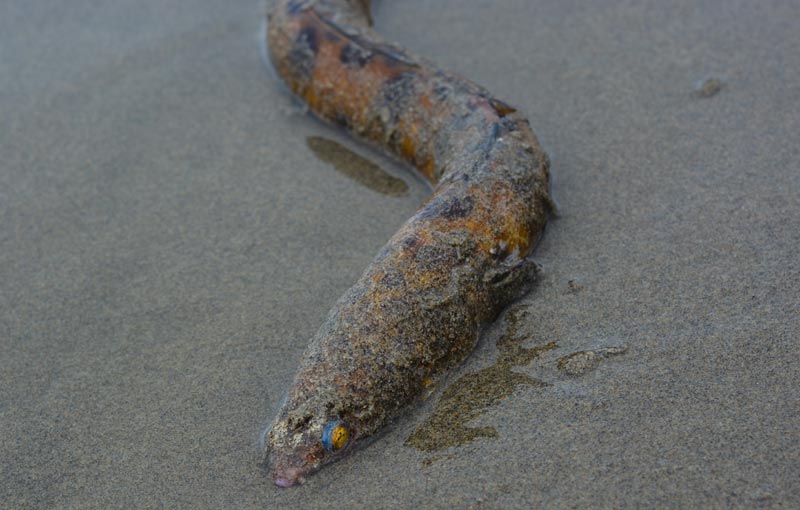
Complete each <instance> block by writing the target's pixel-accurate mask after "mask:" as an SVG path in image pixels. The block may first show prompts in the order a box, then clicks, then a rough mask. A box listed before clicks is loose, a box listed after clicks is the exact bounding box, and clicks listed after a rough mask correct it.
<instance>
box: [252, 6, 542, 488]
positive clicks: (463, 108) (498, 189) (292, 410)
mask: <svg viewBox="0 0 800 510" xmlns="http://www.w3.org/2000/svg"><path fill="white" fill-rule="evenodd" d="M268 26H269V29H268V34H267V37H268V45H269V50H270V58H271V60H272V63H273V65H274V66H275V69H276V70H277V72H278V74H279V75H280V76H281V78H282V79H283V80H284V81H285V82H286V84H287V85H288V86H289V88H290V89H291V90H292V91H293V92H294V93H295V94H296V95H297V96H299V97H300V98H301V99H302V100H303V101H305V103H307V104H308V106H309V108H310V109H311V111H313V112H314V113H315V114H316V115H317V116H319V117H321V118H322V119H325V120H327V121H330V122H332V123H335V124H337V125H339V126H342V127H344V128H345V129H347V130H348V131H349V132H351V133H352V134H354V135H355V136H357V137H359V138H361V139H363V140H366V141H369V142H372V143H373V144H377V145H379V146H381V147H382V148H384V149H385V150H387V151H388V152H391V153H393V154H395V155H396V156H399V157H400V158H401V159H403V160H404V161H406V162H408V163H410V164H411V165H413V166H414V167H416V168H417V169H418V170H419V171H420V172H421V173H422V175H423V176H425V178H427V179H428V180H429V181H430V182H431V183H432V184H433V185H434V186H435V189H434V192H433V194H432V196H431V197H430V198H429V199H428V200H427V201H426V202H425V203H424V204H423V205H422V206H421V207H420V208H419V209H418V211H417V212H416V213H415V214H414V216H412V217H411V218H410V219H409V220H408V221H406V223H405V224H404V225H403V226H402V227H401V228H400V230H399V231H398V232H397V233H396V234H395V235H394V236H393V237H392V238H391V239H390V240H389V242H388V243H387V244H386V246H384V247H383V248H382V249H381V250H380V252H379V253H378V255H377V257H376V258H375V260H374V261H373V262H372V263H371V265H370V266H369V267H368V268H367V270H366V272H365V273H364V274H363V276H361V278H360V279H359V280H358V282H357V283H356V284H355V285H354V286H353V287H352V288H351V289H350V290H348V291H347V292H346V293H345V295H344V296H342V297H341V299H339V301H338V302H337V303H336V305H335V306H334V307H333V309H332V310H331V312H330V314H329V316H328V318H327V320H326V321H325V323H324V324H323V325H322V327H321V328H320V329H319V331H318V332H317V333H316V335H315V336H314V338H313V339H312V341H311V343H310V345H309V346H308V348H307V349H306V351H305V354H304V355H303V359H302V362H301V365H300V368H299V369H298V371H297V373H296V375H295V377H294V381H293V382H292V385H291V387H290V389H289V392H288V395H287V397H286V401H285V402H284V404H283V406H282V408H281V409H280V411H279V412H278V415H277V416H276V418H275V419H274V421H273V422H272V425H271V426H270V428H269V429H268V430H269V432H268V434H267V435H266V444H265V449H266V455H267V460H268V462H269V464H270V466H271V469H272V476H273V479H274V481H275V483H276V484H278V485H280V486H282V487H288V486H291V485H294V484H296V483H301V482H302V481H303V480H304V479H305V477H306V476H307V475H309V474H310V473H313V472H314V471H316V470H317V469H319V468H320V466H322V465H323V464H326V463H328V462H330V461H332V460H335V459H337V458H340V457H341V456H342V455H344V454H345V453H346V452H348V451H350V450H351V449H352V448H353V447H354V446H355V445H356V444H358V443H359V442H361V441H362V440H364V439H365V438H368V437H369V436H372V435H373V434H375V433H376V432H378V431H379V430H380V429H382V428H383V427H384V426H385V425H386V424H387V423H388V422H389V420H390V419H391V418H392V417H394V416H397V415H398V414H399V412H400V411H401V410H402V408H403V407H405V406H406V405H408V404H410V403H411V402H413V401H414V400H416V399H417V398H418V397H419V396H420V395H421V394H422V393H423V392H424V390H425V388H426V386H428V385H429V384H430V381H432V380H434V379H435V378H436V377H437V375H439V374H441V373H443V372H444V371H446V370H447V369H449V368H451V367H452V366H454V365H456V364H458V363H459V362H460V361H462V360H463V359H464V358H465V357H467V356H468V355H469V353H470V352H471V351H472V350H473V348H474V346H475V344H476V341H477V339H478V335H479V331H480V329H481V326H482V325H484V324H486V323H488V322H490V321H492V320H494V318H495V317H496V316H497V314H498V313H499V312H500V311H501V310H502V309H503V308H504V307H505V306H506V305H507V304H508V303H509V302H511V301H513V300H514V299H516V298H518V297H520V296H521V295H522V294H524V293H525V292H527V290H528V289H529V287H530V284H531V282H532V281H533V279H534V277H535V274H536V272H537V266H536V264H535V263H534V262H533V261H531V260H528V259H526V257H527V255H528V254H529V253H530V252H531V250H532V248H533V247H534V245H535V244H536V241H537V240H538V238H539V236H540V234H541V232H542V230H543V228H544V225H545V222H546V220H547V216H548V213H549V211H550V204H551V202H550V199H549V197H548V179H549V171H548V165H549V164H548V159H547V156H546V154H545V153H544V152H543V151H542V149H541V148H540V146H539V143H538V141H537V140H536V137H535V135H534V134H533V131H532V130H531V128H530V126H529V125H528V121H527V120H526V119H525V118H523V117H522V116H521V115H520V114H518V113H517V111H516V110H515V109H514V108H513V107H511V106H509V105H508V104H506V103H504V102H502V101H500V100H498V99H495V98H494V97H493V96H492V95H491V94H490V93H489V92H488V91H486V90H485V89H483V88H481V87H480V86H478V85H476V84H474V83H472V82H470V81H468V80H466V79H464V78H462V77H460V76H457V75H455V74H453V73H449V72H446V71H442V70H440V69H438V68H437V67H436V66H434V65H433V64H432V63H430V62H428V61H427V60H425V59H423V58H420V57H417V56H415V55H412V54H411V53H409V52H408V51H406V50H404V49H402V48H400V47H398V46H395V45H392V44H389V43H387V42H385V41H384V40H382V39H381V38H380V36H378V35H377V34H376V33H375V32H374V31H373V30H372V29H371V28H370V15H369V0H277V1H276V5H275V7H274V9H273V10H272V12H271V13H270V15H269V25H268Z"/></svg>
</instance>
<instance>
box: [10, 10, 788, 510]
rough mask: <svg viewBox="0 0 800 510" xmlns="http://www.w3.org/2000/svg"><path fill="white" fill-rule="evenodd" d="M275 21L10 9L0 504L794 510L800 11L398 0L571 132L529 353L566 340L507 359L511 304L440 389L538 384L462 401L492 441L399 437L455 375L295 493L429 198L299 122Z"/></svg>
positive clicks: (421, 38) (443, 48) (563, 147)
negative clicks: (421, 445)
mask: <svg viewBox="0 0 800 510" xmlns="http://www.w3.org/2000/svg"><path fill="white" fill-rule="evenodd" d="M263 12H264V6H263V5H261V4H259V3H258V2H256V1H250V0H247V1H233V2H219V1H212V0H185V1H182V2H178V1H175V0H118V1H116V2H95V1H90V0H70V1H69V2H67V1H62V0H41V1H36V2H29V1H26V0H5V1H3V2H0V508H3V509H5V508H8V509H27V508H37V509H38V508H103V509H107V508H231V509H247V508H253V509H255V508H258V509H279V508H280V509H282V508H302V509H305V510H311V509H317V508H319V509H323V508H324V509H342V510H344V509H356V508H365V509H367V508H369V509H381V508H386V509H394V508H398V509H400V508H414V509H423V508H425V509H427V508H442V509H444V508H476V509H477V508H479V509H499V508H520V509H521V508H786V509H789V508H800V313H798V310H800V255H798V253H800V134H799V133H800V85H798V84H800V52H799V51H797V48H798V47H800V35H798V34H800V4H798V3H797V2H792V1H777V0H770V1H764V2H740V1H726V0H714V1H706V2H695V1H688V0H686V1H670V2H665V1H661V0H649V1H644V2H631V1H624V0H620V1H599V2H576V1H573V0H566V1H565V0H547V1H538V0H537V1H533V0H497V1H488V0H487V1H484V0H475V1H470V2H464V1H456V0H441V1H437V2H433V1H430V0H407V1H404V2H391V1H389V0H382V1H378V2H376V8H375V11H374V14H375V19H376V21H377V24H378V26H379V28H380V29H381V30H382V31H383V32H384V33H385V34H387V35H388V36H389V38H391V39H393V40H397V41H399V42H401V43H403V44H406V45H407V46H409V47H411V48H412V49H413V50H415V51H417V52H419V53H422V54H424V55H426V56H428V57H430V58H432V59H434V60H436V61H438V62H440V63H441V64H442V65H445V66H447V67H450V68H452V69H454V70H456V71H458V72H461V73H463V74H465V75H467V76H469V77H470V78H472V79H474V80H475V81H477V82H480V83H481V84H483V85H485V86H487V87H488V88H490V89H491V90H492V91H495V92H496V93H497V94H498V95H499V96H500V97H503V98H505V99H506V100H508V101H509V102H510V103H513V104H515V105H517V106H519V108H520V109H521V110H523V111H525V112H527V113H528V114H529V116H530V119H531V123H532V125H533V126H534V128H535V130H536V132H537V133H538V135H539V137H540V139H541V141H542V143H543V145H544V146H545V148H546V149H547V150H548V152H549V153H550V155H551V157H552V162H553V173H554V186H553V191H554V195H555V197H556V199H557V201H558V205H559V208H560V217H559V218H558V219H557V220H556V221H554V222H553V223H552V224H551V225H549V227H548V231H547V234H546V236H545V238H544V240H543V242H542V243H541V245H540V247H539V249H538V251H537V252H536V258H537V260H538V261H540V262H541V263H542V264H543V265H544V268H545V271H544V276H543V279H542V282H541V283H540V284H539V286H538V287H537V288H536V289H535V291H534V292H533V293H532V294H530V295H529V296H528V297H527V298H526V299H525V300H524V301H523V302H522V303H521V304H520V306H521V307H523V308H524V310H525V311H526V313H523V314H522V316H521V319H520V320H519V322H518V324H517V325H516V326H515V327H516V328H517V335H518V337H519V338H518V339H517V340H516V341H515V342H516V343H515V344H514V345H513V347H514V348H515V349H525V348H529V349H533V348H536V346H539V345H544V344H547V343H549V342H555V344H556V345H557V346H556V347H555V348H547V349H540V351H541V352H540V351H536V352H537V353H538V354H537V357H535V359H531V360H530V361H529V362H528V361H527V360H526V361H525V363H521V364H518V365H515V364H514V363H516V361H515V362H514V363H510V364H509V363H508V362H507V361H508V360H505V358H502V356H505V354H504V352H506V351H503V349H498V348H497V347H496V346H495V342H496V341H497V340H498V339H501V338H503V335H504V334H505V332H507V331H508V328H509V327H510V324H509V323H510V322H511V321H509V320H508V318H507V317H506V318H503V319H501V320H500V321H499V322H498V323H497V324H496V325H495V327H493V328H491V329H490V330H489V331H487V333H486V335H485V336H484V339H483V341H482V343H481V345H480V346H479V348H478V349H477V351H476V352H475V354H474V356H473V357H472V358H470V360H469V361H468V362H467V363H466V364H465V365H464V366H463V367H461V368H460V369H458V370H457V371H456V373H454V374H453V376H452V378H451V379H450V381H451V382H452V381H472V380H475V378H476V377H478V376H474V375H473V376H470V374H475V373H479V374H489V373H494V372H491V370H495V371H497V368H496V367H506V368H508V370H512V371H513V372H514V373H518V374H523V375H526V376H528V378H527V379H526V380H528V381H532V380H535V381H541V382H542V383H544V384H520V385H518V386H516V387H515V388H512V391H508V392H504V391H499V390H497V388H494V389H490V391H495V393H493V394H497V395H501V394H506V393H507V394H508V395H507V397H506V398H504V399H498V401H497V402H496V403H494V404H493V405H490V406H488V407H486V406H483V407H480V406H478V407H479V408H476V409H477V410H475V413H474V417H473V418H470V419H471V420H472V421H470V422H468V423H462V422H460V421H459V420H462V419H463V417H464V416H467V415H469V416H473V415H470V414H469V413H467V414H464V413H461V414H457V415H456V416H454V418H453V427H454V429H458V428H463V427H465V426H466V427H481V428H483V430H484V431H488V430H490V429H492V430H494V434H484V436H486V437H476V438H475V439H474V440H472V441H463V442H460V444H459V445H458V446H453V447H449V448H442V449H439V450H437V451H433V452H423V451H420V450H418V449H416V448H414V447H411V446H406V445H405V442H406V439H407V438H408V437H409V436H411V435H412V433H413V432H414V431H415V430H416V429H417V427H418V426H420V425H421V424H425V423H427V420H429V419H430V417H432V416H436V415H437V414H436V413H437V409H441V406H442V405H444V404H442V403H441V401H440V398H441V396H442V395H443V394H444V395H446V396H447V395H452V392H449V393H448V392H447V391H446V389H445V388H439V389H438V391H437V392H434V394H433V395H432V396H431V397H430V398H429V399H428V400H427V401H425V402H424V403H423V404H422V405H421V406H419V407H418V408H416V409H413V410H411V411H410V412H409V413H408V415H407V416H404V417H403V418H402V419H400V420H399V421H398V423H396V424H395V425H394V426H393V427H392V428H391V429H390V430H389V431H388V432H387V433H386V434H384V435H383V436H382V437H381V438H380V439H379V440H377V441H376V442H374V443H373V444H372V445H370V446H369V447H367V448H365V449H364V450H363V451H360V452H357V453H356V454H355V455H353V456H351V457H349V458H347V459H346V460H343V461H342V462H340V463H338V464H335V465H334V466H331V467H328V468H327V469H325V470H324V471H322V472H321V473H320V474H318V475H317V476H315V477H313V478H312V479H310V480H309V481H308V483H307V484H306V485H304V486H303V487H301V488H299V489H293V490H280V489H278V488H276V487H274V486H272V485H271V484H270V483H269V482H268V480H267V479H266V478H265V476H264V473H263V472H262V471H261V469H260V467H259V466H258V461H259V459H260V456H259V451H258V440H259V434H260V432H261V429H262V428H263V426H264V425H265V424H266V422H267V420H268V419H269V418H270V415H271V412H272V410H273V409H274V408H275V407H276V405H277V403H278V401H279V399H280V398H281V396H282V392H283V391H284V390H285V388H286V386H287V384H288V382H289V380H290V378H291V376H292V373H293V371H294V368H295V366H296V364H297V361H298V357H299V356H300V354H301V352H302V350H303V348H304V347H305V345H306V342H307V339H308V338H309V337H310V335H311V334H312V333H313V331H314V330H315V329H316V328H317V326H318V325H319V324H320V323H321V321H322V319H323V317H324V316H325V314H326V313H327V311H328V308H329V307H330V305H331V304H332V303H333V301H334V300H335V299H336V298H337V297H338V296H339V295H340V294H341V293H342V292H343V291H344V290H345V289H346V288H347V287H348V286H349V285H350V284H351V283H352V282H353V281H354V280H355V279H356V278H357V277H358V275H359V274H360V273H361V271H362V270H363V269H364V267H366V265H367V263H368V262H369V260H371V258H372V256H373V255H374V254H375V253H376V252H377V250H378V248H379V247H380V246H381V245H382V244H383V242H384V241H385V240H386V239H388V237H389V236H390V235H391V234H392V233H393V232H394V230H395V229H396V228H397V226H398V225H399V224H400V223H401V222H402V221H403V220H404V219H405V218H407V217H408V216H409V215H410V214H411V213H412V212H413V211H414V209H415V208H416V206H417V205H418V204H419V203H421V201H422V200H423V199H424V197H425V196H426V194H427V193H428V191H427V188H426V186H425V185H424V184H423V183H422V182H421V181H419V180H418V179H415V178H413V177H411V176H410V174H408V173H407V172H406V171H405V170H404V169H402V168H398V167H397V166H395V165H394V164H392V163H391V162H388V161H386V160H385V159H382V158H380V157H378V156H376V155H375V154H374V153H371V152H370V151H368V150H364V149H363V148H360V147H359V146H358V145H357V144H354V143H351V142H348V141H347V139H346V137H344V136H343V135H342V134H341V133H337V132H335V131H333V130H331V129H329V128H328V127H325V126H322V125H320V124H319V123H317V122H316V121H314V120H313V119H311V118H309V117H307V116H304V115H302V114H301V113H298V112H297V110H296V107H295V106H293V103H292V101H291V100H290V99H289V98H288V97H287V96H286V95H284V93H283V92H282V91H281V89H280V88H279V86H278V85H277V83H276V82H275V81H274V80H273V79H272V78H271V77H270V75H269V73H268V72H267V71H265V69H264V67H263V65H262V62H261V60H260V56H259V50H258V39H259V29H260V24H261V19H262V14H263ZM707 79H716V80H718V81H719V84H721V88H719V87H717V86H715V84H714V83H713V82H712V83H709V82H706V80H707ZM717 88H718V90H717V91H716V93H713V92H714V90H715V89H717ZM312 136H317V137H324V138H327V139H333V140H336V141H339V142H341V143H344V144H345V145H346V146H347V147H349V148H350V149H351V150H356V151H357V152H359V153H360V154H362V155H364V156H366V157H367V158H369V159H370V160H372V161H373V162H376V163H377V164H379V165H380V166H381V167H382V168H383V169H384V170H386V171H387V172H389V173H390V174H391V175H393V176H394V177H399V178H402V179H404V180H405V181H406V183H407V184H408V187H409V189H408V192H407V193H405V194H403V195H401V196H386V195H383V194H381V193H380V192H378V191H375V190H373V189H370V188H368V187H365V186H362V185H361V184H359V183H358V182H357V181H355V180H352V179H350V178H349V177H347V176H346V175H344V174H342V173H340V172H337V171H336V170H335V169H334V168H333V166H331V165H330V164H329V163H326V162H324V161H322V160H320V159H318V158H317V157H316V156H315V155H314V153H313V152H312V150H310V149H309V147H308V145H307V142H306V139H307V138H308V137H312ZM520 339H522V340H524V342H523V341H521V340H520ZM501 345H502V342H501ZM621 345H624V346H627V351H626V352H625V353H622V354H615V355H607V356H604V355H603V353H608V352H609V351H603V349H607V348H610V347H614V346H621ZM580 351H590V352H594V353H595V354H581V355H576V356H574V357H572V358H567V357H569V356H571V355H573V354H575V353H576V352H580ZM518 352H519V353H520V355H522V356H524V355H525V353H524V352H523V351H518ZM530 358H534V356H530ZM515 359H519V358H515ZM504 360H505V361H504ZM559 360H562V363H561V366H562V367H563V366H564V364H565V363H567V362H569V363H571V364H570V365H569V366H570V367H572V369H570V370H564V369H563V368H562V369H559ZM563 360H567V361H563ZM503 363H505V364H503ZM493 367H495V368H493ZM575 367H578V368H575ZM573 369H574V370H573ZM487 370H488V371H487ZM504 370H505V369H504ZM482 371H483V372H482ZM503 373H505V374H506V375H508V371H506V372H503ZM464 377H466V378H467V379H462V378H464ZM490 383H491V382H489V384H490ZM443 386H445V387H446V386H447V384H444V385H443ZM464 387H467V385H464ZM459 398H462V399H466V400H464V401H465V402H466V401H468V399H469V395H468V394H462V395H461V396H460V397H459ZM470 405H473V404H470Z"/></svg>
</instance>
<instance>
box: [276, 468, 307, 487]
mask: <svg viewBox="0 0 800 510" xmlns="http://www.w3.org/2000/svg"><path fill="white" fill-rule="evenodd" d="M272 480H273V481H274V482H275V485H277V486H278V487H283V488H284V489H285V488H288V487H292V486H294V485H300V484H302V483H303V482H305V481H306V477H305V474H304V473H303V470H302V469H300V468H285V469H275V470H273V472H272Z"/></svg>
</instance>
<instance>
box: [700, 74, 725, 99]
mask: <svg viewBox="0 0 800 510" xmlns="http://www.w3.org/2000/svg"><path fill="white" fill-rule="evenodd" d="M720 90H722V80H720V79H719V78H706V79H704V80H700V81H698V82H697V83H696V84H695V87H694V94H695V95H696V96H697V97H703V98H706V97H711V96H714V95H716V94H717V92H719V91H720Z"/></svg>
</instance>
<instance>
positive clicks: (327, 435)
mask: <svg viewBox="0 0 800 510" xmlns="http://www.w3.org/2000/svg"><path fill="white" fill-rule="evenodd" d="M349 438H350V431H349V430H347V427H346V426H345V425H344V423H342V422H340V421H338V420H335V421H329V422H328V423H326V424H325V428H324V429H323V431H322V446H324V447H325V449H326V450H328V451H331V452H335V451H336V450H340V449H341V448H342V447H344V445H346V444H347V440H348V439H349Z"/></svg>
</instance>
